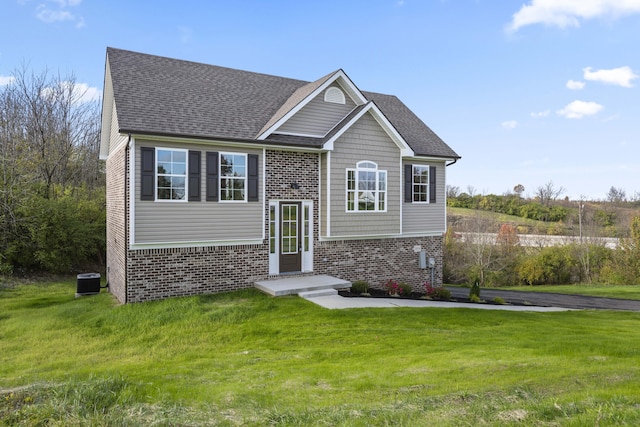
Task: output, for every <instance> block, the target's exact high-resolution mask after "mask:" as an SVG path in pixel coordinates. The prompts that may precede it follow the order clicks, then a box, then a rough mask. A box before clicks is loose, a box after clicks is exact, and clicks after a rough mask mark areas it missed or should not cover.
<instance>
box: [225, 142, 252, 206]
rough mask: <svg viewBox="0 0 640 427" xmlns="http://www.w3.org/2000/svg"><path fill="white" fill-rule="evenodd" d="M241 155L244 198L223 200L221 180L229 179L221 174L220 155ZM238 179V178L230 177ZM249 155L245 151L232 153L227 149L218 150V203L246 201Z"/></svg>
mask: <svg viewBox="0 0 640 427" xmlns="http://www.w3.org/2000/svg"><path fill="white" fill-rule="evenodd" d="M225 155H226V156H242V157H244V200H224V199H223V198H222V180H223V179H229V178H225V177H224V176H223V175H222V156H225ZM231 179H238V178H231ZM248 183H249V156H248V155H247V153H234V152H229V151H224V152H223V151H220V152H219V153H218V194H219V196H218V202H219V203H248V200H249V194H248V192H249V188H248V187H249V186H248Z"/></svg>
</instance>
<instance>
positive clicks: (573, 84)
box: [567, 80, 586, 90]
mask: <svg viewBox="0 0 640 427" xmlns="http://www.w3.org/2000/svg"><path fill="white" fill-rule="evenodd" d="M585 84H586V83H585V82H577V81H575V80H569V81H568V82H567V88H568V89H571V90H581V89H584V85H585Z"/></svg>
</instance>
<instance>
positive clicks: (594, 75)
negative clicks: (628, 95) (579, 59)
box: [583, 67, 638, 87]
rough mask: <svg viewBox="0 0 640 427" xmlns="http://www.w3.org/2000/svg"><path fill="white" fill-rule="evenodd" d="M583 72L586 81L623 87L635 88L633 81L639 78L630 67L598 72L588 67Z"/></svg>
mask: <svg viewBox="0 0 640 427" xmlns="http://www.w3.org/2000/svg"><path fill="white" fill-rule="evenodd" d="M583 71H584V78H585V80H592V81H597V82H602V83H606V84H610V85H617V86H622V87H633V85H632V84H631V81H632V80H635V79H637V78H638V75H637V74H634V72H633V70H631V68H630V67H620V68H612V69H610V70H597V71H591V67H587V68H585V69H584V70H583Z"/></svg>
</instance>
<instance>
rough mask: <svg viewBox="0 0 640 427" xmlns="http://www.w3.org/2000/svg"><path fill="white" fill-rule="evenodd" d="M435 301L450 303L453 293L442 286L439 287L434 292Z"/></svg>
mask: <svg viewBox="0 0 640 427" xmlns="http://www.w3.org/2000/svg"><path fill="white" fill-rule="evenodd" d="M433 299H437V300H442V301H449V300H450V299H451V291H450V290H449V289H447V288H443V287H442V286H438V287H437V288H435V290H434V293H433Z"/></svg>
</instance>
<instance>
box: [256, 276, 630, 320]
mask: <svg viewBox="0 0 640 427" xmlns="http://www.w3.org/2000/svg"><path fill="white" fill-rule="evenodd" d="M255 286H256V288H258V289H260V290H261V291H263V292H265V293H267V294H269V295H273V296H282V295H296V294H297V295H299V296H300V297H302V298H304V299H307V300H309V301H311V302H313V303H315V304H318V305H320V306H322V307H325V308H328V309H345V308H392V307H416V308H429V307H431V308H470V309H478V310H506V311H529V312H550V311H568V310H582V309H602V310H629V311H640V301H633V300H623V299H615V298H600V297H590V296H583V295H566V294H554V293H547V292H522V291H510V290H502V289H482V290H481V292H480V296H481V298H482V299H484V300H487V301H489V300H492V299H493V298H495V297H500V298H502V299H503V300H505V301H506V302H507V303H508V304H505V305H499V304H470V303H464V302H447V301H428V300H411V299H401V298H391V297H390V298H366V297H356V298H353V297H342V296H340V295H338V291H337V289H346V288H350V287H351V283H350V282H348V281H346V280H342V279H339V278H336V277H332V276H328V275H308V276H290V277H287V276H284V277H279V278H277V279H272V280H263V281H259V282H256V284H255ZM447 289H449V290H450V291H451V296H452V297H453V298H460V299H462V298H465V297H467V296H468V295H469V289H468V288H458V287H448V288H447ZM509 303H510V304H509ZM511 304H513V305H511Z"/></svg>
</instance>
